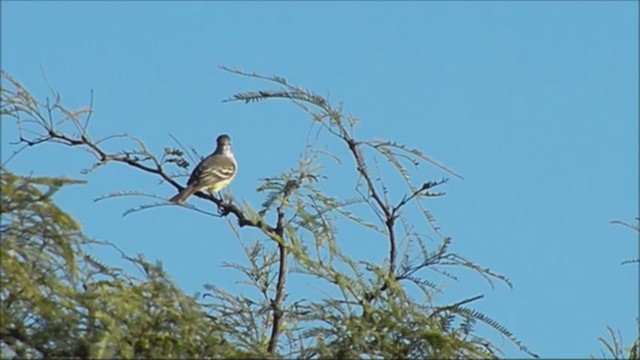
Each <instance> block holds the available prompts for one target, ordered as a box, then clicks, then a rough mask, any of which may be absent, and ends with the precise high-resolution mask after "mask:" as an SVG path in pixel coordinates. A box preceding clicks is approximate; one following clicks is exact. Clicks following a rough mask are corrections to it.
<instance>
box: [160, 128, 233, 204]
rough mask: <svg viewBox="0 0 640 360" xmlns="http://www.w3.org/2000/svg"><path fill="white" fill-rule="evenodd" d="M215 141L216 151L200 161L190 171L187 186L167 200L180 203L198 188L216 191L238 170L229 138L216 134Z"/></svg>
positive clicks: (198, 189) (226, 183) (231, 178)
mask: <svg viewBox="0 0 640 360" xmlns="http://www.w3.org/2000/svg"><path fill="white" fill-rule="evenodd" d="M216 142H217V143H218V145H217V146H216V151H214V152H213V154H211V155H209V156H207V157H206V158H204V159H202V161H200V163H199V164H198V166H196V168H195V169H194V170H193V172H192V173H191V176H190V177H189V181H187V187H185V188H184V189H182V190H181V191H180V192H179V193H178V194H177V195H176V196H174V197H172V198H171V199H169V201H171V202H173V203H176V204H181V203H183V202H185V201H186V200H187V199H188V198H189V196H191V195H193V194H195V193H196V192H198V191H200V190H210V191H215V192H218V191H220V190H222V189H223V188H224V187H225V186H227V185H229V183H231V180H233V178H234V177H235V176H236V172H237V171H238V164H237V163H236V159H235V158H234V157H233V152H232V151H231V138H230V137H229V135H226V134H223V135H220V136H218V139H217V140H216Z"/></svg>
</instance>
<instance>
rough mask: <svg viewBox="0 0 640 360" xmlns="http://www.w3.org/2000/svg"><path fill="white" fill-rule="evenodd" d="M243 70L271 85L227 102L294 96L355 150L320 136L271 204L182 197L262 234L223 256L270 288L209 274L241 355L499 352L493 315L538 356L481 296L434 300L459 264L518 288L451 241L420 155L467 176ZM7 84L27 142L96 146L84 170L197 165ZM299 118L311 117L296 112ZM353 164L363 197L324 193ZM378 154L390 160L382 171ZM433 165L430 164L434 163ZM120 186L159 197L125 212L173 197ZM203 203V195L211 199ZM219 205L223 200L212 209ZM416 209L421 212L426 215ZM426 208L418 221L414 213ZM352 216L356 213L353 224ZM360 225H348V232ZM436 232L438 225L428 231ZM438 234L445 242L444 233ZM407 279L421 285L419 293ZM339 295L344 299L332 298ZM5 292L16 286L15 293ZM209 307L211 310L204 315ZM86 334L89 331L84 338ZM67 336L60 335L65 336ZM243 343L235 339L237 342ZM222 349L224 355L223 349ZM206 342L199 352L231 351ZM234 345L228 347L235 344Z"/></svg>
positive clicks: (267, 180) (277, 185) (272, 193)
mask: <svg viewBox="0 0 640 360" xmlns="http://www.w3.org/2000/svg"><path fill="white" fill-rule="evenodd" d="M222 69H223V70H225V71H227V72H230V73H232V74H235V75H239V76H245V77H250V78H253V79H255V80H256V81H265V82H267V83H268V84H269V86H270V87H269V88H267V89H263V90H257V91H248V92H243V93H239V94H236V95H233V96H231V97H230V98H229V99H227V100H226V101H228V102H244V103H259V102H262V101H269V100H272V99H285V100H288V101H289V103H290V104H291V105H293V106H296V107H298V108H299V109H300V110H301V114H303V115H305V114H306V115H307V117H308V119H310V121H311V122H312V125H313V126H315V128H314V129H315V130H316V131H317V133H316V135H317V134H318V133H324V134H326V135H328V136H330V137H334V139H335V140H337V142H338V143H340V144H342V150H343V153H340V154H338V153H334V154H327V152H326V151H325V150H324V149H323V148H322V146H321V145H322V144H319V143H318V141H317V139H318V137H317V136H316V137H315V139H314V140H313V141H310V142H309V143H308V144H307V146H306V147H305V148H303V149H300V154H301V156H300V160H299V161H298V163H297V164H293V165H292V168H291V169H290V170H289V171H286V172H284V173H280V174H264V178H263V179H261V184H260V186H259V187H258V188H257V189H256V191H257V192H258V193H261V194H263V196H264V200H263V201H262V203H260V204H250V203H249V202H247V201H244V200H242V199H236V198H235V197H233V196H232V195H230V194H227V195H226V196H225V197H218V196H213V195H212V194H209V193H206V192H198V193H196V194H195V196H197V197H199V198H200V199H202V200H204V201H201V202H198V204H200V205H192V203H193V202H192V203H189V204H184V205H171V206H182V207H183V208H184V209H185V210H191V211H197V212H201V213H205V214H208V215H210V216H212V217H215V218H221V217H227V218H229V219H231V220H232V221H229V224H230V227H231V231H232V232H233V233H235V234H236V235H238V234H241V232H242V231H244V229H246V228H254V229H256V230H258V231H259V232H260V233H261V234H262V239H259V240H257V241H255V242H253V243H246V242H243V241H240V242H239V243H240V246H242V247H243V249H244V250H245V253H246V256H247V258H246V262H245V263H241V264H239V263H232V264H225V265H226V266H230V267H232V268H234V269H237V270H238V271H239V276H242V277H245V278H246V280H248V282H249V283H250V284H251V285H252V286H253V287H255V289H256V290H257V291H258V294H260V295H259V296H256V297H250V296H246V295H242V294H236V293H232V292H230V291H227V290H224V289H222V288H219V287H217V286H216V285H215V279H212V282H213V283H211V284H206V285H205V286H204V288H205V291H204V293H203V294H202V296H201V297H200V298H198V303H199V306H201V307H202V309H203V310H204V311H206V316H207V318H208V319H212V321H213V323H215V327H216V332H215V334H216V336H218V334H222V337H223V338H224V340H225V342H226V343H228V344H231V345H232V346H233V350H232V351H234V352H233V353H231V354H232V355H233V354H240V355H238V356H254V357H286V358H293V357H295V358H327V357H331V358H358V357H383V358H460V357H464V358H467V357H468V358H485V357H494V356H497V355H498V354H499V353H500V349H499V348H498V347H497V346H496V345H494V344H493V343H492V342H491V341H489V340H487V339H486V338H483V337H482V336H480V335H479V334H478V333H477V331H476V330H475V328H474V326H475V325H476V324H477V323H478V322H481V323H484V324H486V325H488V326H489V327H490V328H493V329H494V330H495V331H497V332H498V333H499V334H501V335H503V336H504V337H506V338H507V339H509V340H510V341H511V342H512V343H514V344H515V345H516V346H517V347H519V349H520V350H522V351H523V352H525V353H527V354H529V355H532V356H535V354H533V353H531V352H530V351H529V350H528V349H527V348H526V347H525V346H524V345H523V344H522V343H521V342H520V341H519V340H518V339H516V338H515V337H514V336H513V334H511V332H509V330H507V329H506V328H505V327H504V326H503V325H501V324H500V323H498V322H497V321H495V320H493V319H492V318H490V317H489V316H487V315H485V314H483V313H481V312H478V311H476V310H474V309H472V308H471V307H470V304H471V303H472V302H474V301H477V300H479V299H481V298H482V295H475V296H471V297H469V298H466V299H460V301H458V302H456V303H453V304H449V305H446V306H442V305H440V306H437V305H435V301H434V299H435V298H436V297H437V295H438V293H439V292H441V291H442V290H441V288H440V286H439V285H438V281H439V277H448V278H453V279H456V278H455V276H454V275H453V274H452V273H451V271H449V270H447V269H449V268H463V269H468V270H470V271H471V272H474V273H476V274H479V275H480V276H482V277H484V278H485V279H487V280H488V282H489V284H491V286H493V283H494V282H495V281H498V282H503V283H505V284H506V285H507V286H511V284H510V282H509V281H508V279H507V278H506V277H504V276H502V275H499V274H497V273H494V272H492V271H491V270H489V269H488V268H485V267H482V266H480V265H478V264H476V263H474V262H473V261H471V260H468V259H466V258H465V257H463V256H461V255H459V254H456V253H453V252H451V251H450V249H449V245H450V244H451V238H450V237H447V236H446V235H444V234H443V233H442V231H441V230H440V229H439V228H438V226H437V224H436V222H435V218H434V216H433V214H431V212H430V211H429V210H428V202H427V201H428V200H429V198H431V197H438V196H442V195H444V193H443V192H441V191H439V190H438V189H439V188H441V187H442V186H443V184H444V183H446V182H447V179H446V178H443V179H437V180H433V179H422V178H419V176H420V174H419V173H418V172H416V169H417V168H418V166H421V164H425V165H426V166H435V167H437V168H439V169H441V170H442V171H443V172H444V173H447V174H449V175H451V176H458V175H457V174H456V173H455V172H453V171H452V170H450V169H448V168H446V167H445V166H443V165H442V164H440V163H438V162H437V161H435V160H434V159H432V158H431V157H429V156H427V155H426V154H424V153H423V152H421V151H420V150H418V149H412V148H409V147H407V146H405V145H402V144H401V143H398V142H395V141H389V140H377V139H360V138H358V137H356V134H355V129H356V128H357V126H358V125H359V121H358V120H357V119H356V118H355V117H354V116H352V115H350V114H345V113H344V112H343V110H342V108H341V106H337V105H334V104H332V103H330V102H329V100H328V99H327V98H325V97H323V96H320V95H318V94H316V93H313V92H311V91H309V90H306V89H304V88H301V87H298V86H295V85H291V84H289V83H288V82H287V81H286V80H285V79H284V78H281V77H277V76H262V75H259V74H255V73H247V72H243V71H241V70H237V69H229V68H225V67H223V68H222ZM2 78H3V80H4V82H5V83H6V84H7V85H8V86H7V87H4V85H3V88H2V103H3V104H2V116H3V117H13V118H15V119H16V120H17V124H18V127H19V129H20V138H19V140H18V142H19V143H21V144H22V145H23V147H22V148H20V149H18V150H17V152H19V151H22V150H23V149H24V148H28V147H33V146H36V145H38V144H42V143H57V144H60V145H62V146H69V147H73V148H77V149H82V150H85V151H87V152H88V153H90V154H91V155H92V156H93V157H94V158H95V162H94V163H93V164H91V165H90V166H89V167H88V168H87V169H86V171H93V170H96V169H98V168H100V167H102V166H106V165H109V164H112V163H123V164H126V165H128V167H129V168H130V169H131V171H141V172H144V173H146V174H148V175H149V176H152V177H157V178H159V179H161V180H162V181H164V183H165V184H166V186H168V187H172V188H175V189H177V190H179V189H182V185H181V181H179V180H176V179H177V177H178V176H182V175H185V174H188V172H189V167H190V165H189V164H190V162H189V160H191V163H194V162H197V161H198V160H199V159H198V158H197V156H195V157H194V156H193V154H191V153H192V152H193V151H189V150H187V149H186V148H185V147H184V146H182V144H181V143H180V141H178V140H177V139H175V140H176V142H177V146H176V147H175V148H165V150H164V152H163V153H162V154H153V153H152V152H150V151H149V150H148V149H147V147H146V146H145V144H144V142H143V141H142V140H141V139H138V138H135V137H132V136H129V135H118V137H119V138H121V139H122V138H124V139H125V140H129V141H131V144H132V146H133V148H131V149H121V150H119V151H116V152H111V151H108V150H107V149H106V148H105V143H106V142H108V141H109V140H110V139H112V138H114V136H110V137H107V138H102V139H98V138H94V136H93V135H91V134H90V133H89V126H88V125H89V123H90V121H89V120H90V119H91V115H92V112H93V111H92V108H91V106H89V107H88V108H84V109H80V110H75V111H74V110H70V109H67V108H66V107H65V106H64V105H63V104H62V103H61V100H60V97H59V96H58V95H57V94H54V96H53V98H52V99H47V100H46V101H38V100H37V99H35V98H33V97H32V95H31V94H30V93H29V92H28V91H27V90H26V89H25V88H24V87H23V86H22V85H21V84H20V83H19V82H18V81H16V80H15V79H13V78H12V77H11V76H9V75H8V74H6V73H3V74H2ZM291 121H300V119H291ZM326 155H328V156H329V157H332V158H334V159H337V160H338V161H340V162H341V163H342V164H343V165H342V166H343V167H344V168H346V169H351V170H352V171H353V175H354V176H353V179H354V180H353V184H352V185H350V188H351V189H353V193H352V195H353V196H351V197H349V198H345V199H340V198H335V197H333V196H330V195H328V194H327V193H326V192H325V191H323V188H324V185H325V184H327V183H329V182H330V181H331V178H328V177H327V176H325V174H323V167H322V161H323V160H324V159H327V156H326ZM380 162H382V163H384V164H388V165H390V166H389V167H387V168H385V170H382V168H381V166H380ZM425 165H422V166H425ZM393 176H397V177H399V178H400V179H401V180H402V182H403V184H404V188H397V189H393V191H392V190H391V189H389V187H388V186H387V185H386V184H387V183H389V179H390V177H393ZM122 196H137V197H141V198H151V199H153V202H152V203H144V204H141V205H140V206H138V207H136V208H133V209H129V210H127V212H126V214H130V213H135V212H137V211H142V210H145V211H161V210H160V209H155V210H151V209H153V208H157V207H160V206H168V205H169V204H168V203H167V200H166V198H164V197H163V196H159V195H156V194H151V193H148V192H145V191H122V192H119V193H114V194H107V195H105V196H103V197H101V198H100V200H107V199H109V200H113V199H117V198H119V197H122ZM203 204H204V205H203ZM211 205H213V207H214V208H215V209H216V210H214V211H211V210H210V209H208V208H210V207H211ZM416 214H418V215H419V216H415V215H416ZM416 219H418V220H416ZM345 220H346V221H345ZM345 223H349V224H350V225H349V227H348V232H344V231H343V232H338V231H337V229H338V227H339V226H344V224H345ZM427 230H428V231H429V232H430V234H426V233H427ZM338 234H341V235H340V236H348V237H350V238H355V237H360V238H362V237H366V238H371V239H372V240H374V239H375V241H379V240H380V239H382V240H384V242H385V243H386V249H387V250H386V257H385V260H384V261H382V262H380V263H375V262H372V261H368V260H365V259H361V258H358V254H351V253H347V252H346V251H343V249H341V248H340V246H339V245H338V236H339V235H338ZM433 239H436V240H435V241H434V240H433ZM292 274H296V275H301V276H306V277H307V278H308V279H309V282H310V284H311V285H310V286H313V287H314V288H319V289H325V290H326V291H327V292H326V293H325V295H324V296H323V297H322V298H320V299H319V300H310V299H307V298H306V297H305V296H304V294H303V292H301V291H302V290H301V289H297V288H291V289H288V288H287V279H288V278H289V277H290V276H291V275H292ZM409 286H416V287H417V288H418V289H420V295H415V294H410V291H408V290H409V289H408V288H409ZM329 293H334V294H339V295H338V296H333V295H328V294H329ZM2 296H3V300H5V299H4V297H5V294H4V293H3V295H2ZM203 316H204V315H203ZM78 336H80V335H78ZM54 343H55V341H54ZM229 351H231V350H229ZM216 354H218V355H216ZM220 354H221V353H219V352H218V353H198V354H197V356H205V357H206V356H209V357H211V356H213V357H215V356H220ZM224 354H225V356H230V355H229V354H230V353H228V352H227V353H224Z"/></svg>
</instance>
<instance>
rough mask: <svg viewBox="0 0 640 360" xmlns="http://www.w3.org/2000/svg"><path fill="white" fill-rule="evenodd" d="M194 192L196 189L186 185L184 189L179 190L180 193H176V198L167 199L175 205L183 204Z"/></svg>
mask: <svg viewBox="0 0 640 360" xmlns="http://www.w3.org/2000/svg"><path fill="white" fill-rule="evenodd" d="M195 192H196V188H195V187H194V186H193V185H188V186H187V187H186V188H184V189H182V190H180V192H179V193H177V194H176V196H174V197H172V198H171V199H169V201H171V202H172V203H176V204H182V203H183V202H185V201H187V199H188V198H189V196H191V195H193V194H194V193H195Z"/></svg>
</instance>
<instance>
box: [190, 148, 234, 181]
mask: <svg viewBox="0 0 640 360" xmlns="http://www.w3.org/2000/svg"><path fill="white" fill-rule="evenodd" d="M235 172H236V163H235V162H234V161H233V159H231V158H229V157H226V156H223V155H218V154H213V155H209V156H207V157H206V158H204V159H203V160H202V161H201V162H200V164H198V166H196V168H195V169H194V170H193V172H192V173H191V176H190V177H189V181H188V182H187V184H188V185H190V184H192V183H194V182H199V183H211V182H217V181H220V180H226V179H229V178H232V177H233V176H234V175H235Z"/></svg>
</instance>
